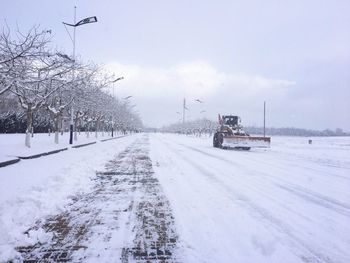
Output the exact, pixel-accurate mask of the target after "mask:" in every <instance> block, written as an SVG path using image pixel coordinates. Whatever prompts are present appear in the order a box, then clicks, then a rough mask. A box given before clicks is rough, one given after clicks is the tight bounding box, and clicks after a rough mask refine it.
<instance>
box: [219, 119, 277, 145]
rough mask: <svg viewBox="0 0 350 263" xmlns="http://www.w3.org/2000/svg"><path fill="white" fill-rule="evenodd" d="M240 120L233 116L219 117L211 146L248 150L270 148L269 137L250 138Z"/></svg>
mask: <svg viewBox="0 0 350 263" xmlns="http://www.w3.org/2000/svg"><path fill="white" fill-rule="evenodd" d="M240 123H241V118H240V117H238V116H233V115H226V116H220V115H219V126H218V128H217V130H216V132H215V133H214V137H213V146H214V147H216V148H223V149H229V148H234V149H240V150H250V149H251V148H268V147H270V142H271V138H270V137H259V136H250V135H249V134H248V133H246V132H245V131H244V130H243V127H242V125H241V124H240Z"/></svg>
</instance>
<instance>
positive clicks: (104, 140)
mask: <svg viewBox="0 0 350 263" xmlns="http://www.w3.org/2000/svg"><path fill="white" fill-rule="evenodd" d="M125 136H126V135H122V136H118V137H113V138H108V139H103V140H100V141H101V142H106V141H110V140H115V139H118V138H123V137H125Z"/></svg>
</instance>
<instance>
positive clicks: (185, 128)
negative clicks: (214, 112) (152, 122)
mask: <svg viewBox="0 0 350 263" xmlns="http://www.w3.org/2000/svg"><path fill="white" fill-rule="evenodd" d="M217 125H218V123H217V122H214V121H212V120H208V119H206V118H202V119H196V120H193V121H187V122H184V123H182V122H178V123H174V124H171V125H168V126H165V127H163V128H161V131H162V132H171V133H181V134H194V135H196V136H202V135H209V136H211V134H212V133H213V132H215V130H216V128H217Z"/></svg>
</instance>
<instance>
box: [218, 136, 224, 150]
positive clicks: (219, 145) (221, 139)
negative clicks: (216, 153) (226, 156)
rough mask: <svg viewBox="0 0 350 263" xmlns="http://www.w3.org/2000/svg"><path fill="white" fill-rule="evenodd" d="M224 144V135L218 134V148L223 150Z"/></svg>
mask: <svg viewBox="0 0 350 263" xmlns="http://www.w3.org/2000/svg"><path fill="white" fill-rule="evenodd" d="M223 142H224V135H223V134H222V133H219V134H218V147H219V148H222V143H223Z"/></svg>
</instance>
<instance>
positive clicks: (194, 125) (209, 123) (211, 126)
mask: <svg viewBox="0 0 350 263" xmlns="http://www.w3.org/2000/svg"><path fill="white" fill-rule="evenodd" d="M217 127H218V123H217V121H213V120H209V119H205V118H204V119H196V120H192V121H187V122H185V123H182V122H177V123H173V124H170V125H168V126H164V127H162V128H160V129H156V128H148V129H146V130H147V131H153V132H155V131H160V132H173V133H186V134H191V133H192V134H193V133H195V134H197V133H200V134H201V133H210V134H213V133H214V132H215V131H216V129H217ZM243 129H244V130H245V131H246V132H247V133H249V134H252V135H260V134H264V129H263V128H262V127H254V126H247V127H246V126H244V127H243ZM266 135H285V136H350V133H346V132H343V130H342V129H340V128H337V129H335V130H334V131H332V130H330V129H326V130H323V131H316V130H308V129H300V128H266Z"/></svg>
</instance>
